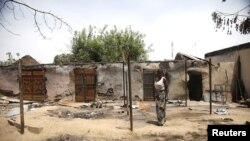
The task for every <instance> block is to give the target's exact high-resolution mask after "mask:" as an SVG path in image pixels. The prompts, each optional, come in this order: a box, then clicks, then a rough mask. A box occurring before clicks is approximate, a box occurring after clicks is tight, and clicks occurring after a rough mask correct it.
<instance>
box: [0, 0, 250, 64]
mask: <svg viewBox="0 0 250 141" xmlns="http://www.w3.org/2000/svg"><path fill="white" fill-rule="evenodd" d="M22 2H24V3H26V4H28V5H30V6H32V7H34V8H36V9H41V10H44V11H50V12H52V13H54V14H55V15H57V16H59V17H62V18H63V20H65V21H66V22H68V23H69V24H70V26H71V27H72V28H73V31H75V30H78V31H80V30H82V29H83V28H84V27H88V26H89V25H94V26H96V27H99V28H102V27H103V26H104V25H109V26H110V27H112V26H113V25H116V26H117V27H118V28H120V29H124V28H125V27H128V26H131V27H132V29H133V30H136V31H139V32H140V33H143V34H145V35H146V37H145V42H146V46H149V45H150V44H153V47H152V48H153V49H154V51H153V52H151V53H149V59H150V60H164V59H172V56H171V54H172V53H171V52H172V49H171V42H173V44H174V45H173V48H174V56H175V54H176V53H177V52H182V53H186V54H191V55H194V56H198V57H201V58H204V54H205V53H207V52H211V51H214V50H218V49H222V48H226V47H230V46H234V45H238V44H242V43H246V42H249V41H250V35H240V34H239V33H236V32H233V35H227V34H226V32H215V29H214V23H213V22H212V18H211V13H212V12H213V11H215V10H220V11H223V12H227V13H234V12H236V11H238V10H240V9H242V8H243V7H245V6H246V5H248V4H249V3H250V0H227V1H226V2H222V1H221V0H42V1H41V0H22ZM21 9H22V11H23V14H22V12H21V10H20V9H19V8H18V7H16V11H15V13H16V17H17V20H15V19H14V18H13V14H12V13H11V12H8V11H6V10H5V11H3V15H4V17H5V20H4V19H3V18H1V19H0V20H1V22H2V23H4V24H5V26H6V27H7V28H8V29H9V30H11V31H13V32H15V33H17V34H19V36H15V35H12V34H10V33H9V32H7V31H6V30H4V29H3V28H2V27H1V26H0V60H6V59H7V55H6V52H12V54H13V55H14V57H15V58H16V55H15V54H16V53H17V52H18V53H20V54H21V56H24V55H27V54H29V55H31V56H32V57H34V58H35V59H36V60H37V61H39V62H40V63H52V62H53V59H54V56H55V55H57V54H61V53H69V52H70V44H71V39H72V34H73V33H70V32H68V28H67V27H66V26H63V27H62V28H61V29H58V30H54V32H53V33H50V31H49V29H47V28H44V27H43V25H41V27H42V31H43V32H44V33H46V36H48V37H49V38H51V39H50V40H44V39H43V38H42V37H41V36H40V35H39V33H38V32H37V31H36V28H35V27H34V20H33V17H32V13H31V11H29V10H27V9H25V8H21ZM243 12H244V11H243ZM48 21H49V23H53V20H51V19H49V18H48ZM40 24H42V22H40ZM52 25H53V24H52Z"/></svg>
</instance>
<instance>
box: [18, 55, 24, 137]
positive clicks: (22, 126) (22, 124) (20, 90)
mask: <svg viewBox="0 0 250 141" xmlns="http://www.w3.org/2000/svg"><path fill="white" fill-rule="evenodd" d="M18 76H19V95H20V122H21V134H24V112H23V91H22V60H21V59H19V65H18Z"/></svg>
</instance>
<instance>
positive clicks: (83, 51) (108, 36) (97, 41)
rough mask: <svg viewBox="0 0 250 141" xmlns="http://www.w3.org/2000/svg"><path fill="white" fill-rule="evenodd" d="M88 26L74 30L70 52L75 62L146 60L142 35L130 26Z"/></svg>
mask: <svg viewBox="0 0 250 141" xmlns="http://www.w3.org/2000/svg"><path fill="white" fill-rule="evenodd" d="M107 28H108V27H107V26H104V27H103V28H102V29H97V28H96V27H93V26H89V28H88V29H85V28H84V29H83V30H82V32H75V34H74V37H73V39H72V53H73V56H74V58H75V60H76V61H77V62H114V61H122V60H124V59H125V60H126V56H127V55H128V54H130V58H131V60H134V61H139V60H146V59H147V53H148V52H149V51H150V50H149V49H148V50H146V49H145V48H144V47H145V43H144V40H143V38H144V35H143V34H141V33H139V32H135V31H133V30H132V29H131V28H130V27H129V28H126V29H125V30H118V29H117V28H116V26H114V28H113V29H111V30H107Z"/></svg>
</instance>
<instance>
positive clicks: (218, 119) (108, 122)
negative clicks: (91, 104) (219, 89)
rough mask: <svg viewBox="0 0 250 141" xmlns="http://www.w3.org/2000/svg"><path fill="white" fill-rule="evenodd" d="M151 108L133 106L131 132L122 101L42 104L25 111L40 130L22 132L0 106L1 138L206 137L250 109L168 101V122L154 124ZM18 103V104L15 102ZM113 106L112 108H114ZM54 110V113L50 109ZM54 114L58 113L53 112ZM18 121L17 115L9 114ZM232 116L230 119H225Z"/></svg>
mask: <svg viewBox="0 0 250 141" xmlns="http://www.w3.org/2000/svg"><path fill="white" fill-rule="evenodd" d="M144 103H146V104H150V105H151V108H150V109H147V110H145V109H133V118H134V122H133V129H134V130H133V132H131V131H130V130H129V129H130V122H129V116H128V115H127V111H126V109H123V108H120V107H119V106H121V105H122V104H123V102H121V101H116V102H115V103H110V105H108V104H107V105H106V106H105V105H104V106H103V108H100V109H99V108H98V109H96V108H72V107H67V106H59V105H56V106H43V107H41V108H35V109H34V110H31V111H29V112H26V113H25V125H28V126H32V127H41V128H42V130H41V132H40V133H34V132H31V131H29V130H28V129H27V128H25V133H24V134H23V135H22V134H20V132H19V129H18V128H17V127H15V126H11V125H10V124H9V123H8V119H9V118H8V117H6V111H7V109H9V108H10V107H15V106H13V105H12V106H10V105H9V106H7V107H5V106H0V107H1V109H0V110H1V114H0V126H1V127H0V141H17V140H18V141H31V140H32V141H46V140H48V141H55V140H57V141H59V140H60V141H64V140H65V141H66V140H72V141H78V140H82V141H95V140H96V141H110V140H111V141H112V140H114V141H115V140H121V141H129V140H139V141H144V140H145V141H152V140H153V141H162V140H177V141H178V140H179V141H182V140H197V141H201V140H207V125H209V124H244V123H245V122H246V121H250V109H249V108H244V107H242V106H241V105H238V104H229V105H221V104H213V111H214V110H216V109H217V108H221V107H224V108H227V111H228V112H229V115H218V114H214V113H213V114H212V115H210V114H209V103H207V102H202V101H200V102H196V101H188V106H187V107H184V106H179V105H174V104H167V121H166V124H165V125H164V126H157V125H155V123H156V115H155V107H154V103H153V102H144ZM114 105H115V106H114ZM16 106H18V105H16ZM114 107H115V108H114ZM51 111H54V112H51ZM60 111H61V112H62V111H70V112H71V113H74V112H87V111H94V112H103V113H104V114H103V116H100V117H98V118H91V119H82V118H71V117H70V116H69V117H60V116H58V114H60V113H61V112H60ZM55 113H57V114H55ZM12 118H13V119H15V120H16V121H17V122H19V121H20V120H19V119H20V117H19V116H15V117H12ZM228 119H232V120H228Z"/></svg>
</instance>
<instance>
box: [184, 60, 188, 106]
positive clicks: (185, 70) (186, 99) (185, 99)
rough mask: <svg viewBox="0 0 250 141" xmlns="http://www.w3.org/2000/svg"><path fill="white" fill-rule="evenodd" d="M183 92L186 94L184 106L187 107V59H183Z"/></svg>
mask: <svg viewBox="0 0 250 141" xmlns="http://www.w3.org/2000/svg"><path fill="white" fill-rule="evenodd" d="M185 94H186V97H185V100H186V103H185V106H186V107H187V99H188V94H187V59H185Z"/></svg>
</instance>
